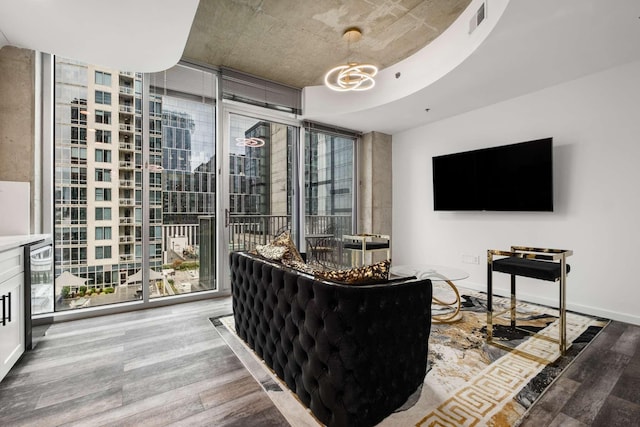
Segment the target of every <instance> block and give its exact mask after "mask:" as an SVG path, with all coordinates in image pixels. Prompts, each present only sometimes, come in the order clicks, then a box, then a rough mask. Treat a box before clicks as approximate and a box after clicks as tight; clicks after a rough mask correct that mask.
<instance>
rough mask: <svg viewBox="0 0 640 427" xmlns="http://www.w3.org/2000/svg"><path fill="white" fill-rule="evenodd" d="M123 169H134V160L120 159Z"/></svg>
mask: <svg viewBox="0 0 640 427" xmlns="http://www.w3.org/2000/svg"><path fill="white" fill-rule="evenodd" d="M119 165H120V167H121V168H122V169H133V162H132V161H128V160H120V163H119Z"/></svg>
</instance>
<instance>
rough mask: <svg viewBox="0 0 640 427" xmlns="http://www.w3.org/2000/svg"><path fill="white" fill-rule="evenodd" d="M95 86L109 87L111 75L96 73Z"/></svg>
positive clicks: (101, 72) (102, 72)
mask: <svg viewBox="0 0 640 427" xmlns="http://www.w3.org/2000/svg"><path fill="white" fill-rule="evenodd" d="M96 84H97V85H102V86H111V74H110V73H105V72H104V71H96Z"/></svg>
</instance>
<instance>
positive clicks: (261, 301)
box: [231, 252, 432, 426]
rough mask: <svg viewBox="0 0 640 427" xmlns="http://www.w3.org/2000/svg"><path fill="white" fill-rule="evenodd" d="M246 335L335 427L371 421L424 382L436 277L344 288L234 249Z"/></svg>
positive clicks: (235, 288)
mask: <svg viewBox="0 0 640 427" xmlns="http://www.w3.org/2000/svg"><path fill="white" fill-rule="evenodd" d="M231 289H232V292H233V315H234V319H235V325H236V331H237V333H238V335H239V336H240V337H241V338H242V339H243V340H245V341H246V342H247V343H248V344H249V346H250V347H251V348H252V349H253V350H254V351H255V352H256V354H257V355H258V356H259V357H261V358H262V359H263V360H264V361H265V362H266V364H267V365H268V366H269V367H270V368H271V369H273V371H274V372H275V373H276V374H277V375H278V376H279V377H280V378H281V379H282V380H283V381H284V382H285V383H286V384H287V386H288V387H289V388H290V389H291V390H292V391H293V392H294V393H296V394H297V395H298V397H299V398H300V400H301V401H302V403H303V404H305V405H306V406H307V407H309V408H310V409H311V411H312V412H313V414H314V415H315V416H316V417H317V418H318V419H319V420H320V421H321V422H323V423H325V424H327V425H329V426H371V425H374V424H376V423H378V422H380V421H382V420H383V419H384V418H385V417H387V416H388V415H389V414H391V413H392V412H393V411H394V410H395V409H397V408H398V407H400V406H401V405H402V404H404V403H405V401H406V400H407V398H408V397H409V396H410V395H411V394H412V393H413V392H414V391H416V389H417V388H418V386H420V384H422V382H423V380H424V376H425V374H426V368H427V342H428V338H429V332H430V328H431V292H432V289H431V282H430V281H429V280H417V279H410V280H406V281H401V282H393V283H385V284H377V285H341V284H337V283H331V282H326V281H321V280H317V279H314V278H313V277H312V276H310V275H307V274H304V273H301V272H298V271H296V270H293V269H290V268H287V267H285V266H283V265H281V264H278V263H272V262H270V261H266V260H265V259H263V258H261V257H259V256H257V255H251V254H248V253H244V252H234V253H232V254H231Z"/></svg>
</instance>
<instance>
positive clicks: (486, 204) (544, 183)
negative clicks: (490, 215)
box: [432, 138, 553, 212]
mask: <svg viewBox="0 0 640 427" xmlns="http://www.w3.org/2000/svg"><path fill="white" fill-rule="evenodd" d="M552 141H553V140H552V138H545V139H538V140H535V141H527V142H521V143H518V144H509V145H503V146H499V147H491V148H484V149H480V150H473V151H465V152H462V153H454V154H447V155H444V156H435V157H433V159H432V162H433V207H434V210H436V211H522V212H531V211H537V212H552V211H553V161H552V158H553V156H552V154H553V149H552Z"/></svg>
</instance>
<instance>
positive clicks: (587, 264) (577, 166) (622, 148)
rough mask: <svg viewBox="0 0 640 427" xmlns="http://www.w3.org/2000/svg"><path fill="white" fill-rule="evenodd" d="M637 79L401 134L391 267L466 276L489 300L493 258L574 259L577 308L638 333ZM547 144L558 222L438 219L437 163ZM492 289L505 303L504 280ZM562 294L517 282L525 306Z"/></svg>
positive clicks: (481, 215)
mask: <svg viewBox="0 0 640 427" xmlns="http://www.w3.org/2000/svg"><path fill="white" fill-rule="evenodd" d="M638 76H640V62H633V63H631V64H627V65H625V66H621V67H616V68H613V69H609V70H607V71H604V72H601V73H597V74H593V75H589V76H586V77H583V78H580V79H578V80H574V81H571V82H568V83H564V84H561V85H558V86H554V87H549V88H547V89H544V90H541V91H538V92H535V93H531V94H528V95H525V96H522V97H518V98H515V99H511V100H509V101H505V102H502V103H499V104H495V105H492V106H489V107H486V108H482V109H479V110H475V111H472V112H469V113H465V114H463V115H459V116H456V117H452V118H449V119H446V120H442V121H439V122H436V123H433V124H430V125H426V126H423V127H419V128H415V129H411V130H408V131H405V132H402V133H398V134H395V135H393V234H392V237H393V264H395V265H398V264H407V263H412V264H415V263H429V264H441V265H447V266H452V267H457V268H461V269H464V270H466V271H468V272H469V273H470V277H469V279H467V280H466V281H464V282H461V283H460V284H461V285H463V286H466V287H469V288H475V289H478V290H483V291H486V251H487V249H489V248H491V249H504V250H508V249H509V247H510V246H511V245H526V246H539V247H551V248H563V249H572V250H573V251H574V255H573V256H572V257H570V258H569V264H571V268H572V270H571V273H570V274H569V277H568V282H567V283H568V291H567V303H568V307H569V309H571V310H576V311H579V312H583V313H590V314H595V315H600V316H604V317H608V318H611V319H616V320H622V321H626V322H630V323H635V324H640V250H639V249H638V247H639V244H640V225H639V222H640V78H639V77H638ZM434 108H437V106H434ZM548 136H551V137H553V139H554V152H553V156H554V193H555V194H554V199H555V200H554V204H555V210H554V212H552V213H517V212H505V213H496V212H434V210H433V192H432V178H431V157H432V156H435V155H441V154H447V153H453V152H458V151H465V150H471V149H476V148H482V147H487V146H496V145H503V144H509V143H516V142H522V141H527V140H531V139H537V138H543V137H548ZM518 179H522V180H523V181H527V180H529V181H532V182H533V181H535V179H534V177H524V176H523V177H519V178H518ZM487 184H488V185H490V183H487ZM463 254H465V255H474V256H478V257H479V260H480V263H479V264H477V265H476V264H466V263H462V255H463ZM494 283H495V284H496V286H497V288H498V290H499V291H501V292H504V294H507V293H508V291H507V289H508V276H507V275H504V274H495V275H494ZM557 290H558V286H557V285H555V284H553V283H551V282H544V281H535V280H527V279H518V295H519V297H520V298H522V299H525V300H529V301H534V302H540V303H549V304H554V305H557V301H558V296H557Z"/></svg>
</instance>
